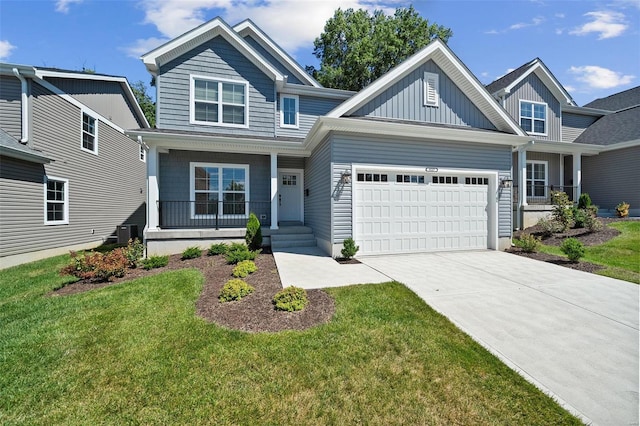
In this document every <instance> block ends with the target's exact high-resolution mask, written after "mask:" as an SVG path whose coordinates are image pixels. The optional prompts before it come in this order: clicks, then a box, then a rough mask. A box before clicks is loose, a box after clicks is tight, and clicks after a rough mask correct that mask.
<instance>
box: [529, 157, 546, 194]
mask: <svg viewBox="0 0 640 426" xmlns="http://www.w3.org/2000/svg"><path fill="white" fill-rule="evenodd" d="M548 169H549V167H548V163H547V162H546V161H538V160H528V161H527V197H546V196H547V186H548V185H547V182H548Z"/></svg>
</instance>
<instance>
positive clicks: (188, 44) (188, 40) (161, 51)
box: [141, 17, 284, 82]
mask: <svg viewBox="0 0 640 426" xmlns="http://www.w3.org/2000/svg"><path fill="white" fill-rule="evenodd" d="M218 36H221V37H223V38H224V39H225V40H227V41H228V42H229V43H230V44H231V45H232V46H233V47H234V48H236V49H237V50H238V51H239V52H240V53H242V54H243V55H244V56H245V57H246V58H247V59H249V61H251V62H252V63H253V64H254V65H255V66H256V67H258V69H260V70H261V71H262V72H264V73H265V74H266V75H267V76H269V77H270V78H271V79H272V80H274V81H280V82H283V81H284V76H283V75H282V73H280V71H278V70H277V69H276V68H275V67H274V66H273V65H271V64H270V63H269V62H268V61H267V60H266V59H265V58H264V57H262V55H260V54H259V53H258V52H256V51H255V49H253V48H252V47H251V46H250V45H249V44H248V43H247V42H246V41H245V40H244V39H243V38H242V37H240V36H239V35H238V34H237V33H236V32H235V31H234V30H233V29H232V28H231V27H229V25H228V24H227V23H226V22H225V21H224V20H222V18H220V17H216V18H213V19H212V20H210V21H208V22H205V23H204V24H202V25H200V26H198V27H196V28H194V29H192V30H191V31H187V32H186V33H184V34H182V35H181V36H178V37H176V38H174V39H173V40H171V41H168V42H167V43H165V44H163V45H161V46H159V47H157V48H155V49H153V50H152V51H150V52H148V53H145V54H144V55H142V57H141V59H142V62H144V64H145V66H146V67H147V70H148V71H149V72H150V73H151V74H153V75H156V74H157V72H158V68H159V67H160V65H162V64H165V63H167V62H169V61H171V60H172V59H175V58H177V57H178V56H180V55H182V54H184V53H186V52H188V51H190V50H191V49H194V48H195V47H197V46H199V45H201V44H202V43H204V42H206V41H209V40H211V39H213V38H215V37H218Z"/></svg>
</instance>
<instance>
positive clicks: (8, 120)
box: [0, 75, 22, 139]
mask: <svg viewBox="0 0 640 426" xmlns="http://www.w3.org/2000/svg"><path fill="white" fill-rule="evenodd" d="M21 120H22V88H21V85H20V80H18V79H17V78H14V77H7V76H5V75H3V76H0V128H2V130H4V131H5V132H7V133H8V134H10V135H11V136H13V137H14V138H16V139H20V138H22V124H21Z"/></svg>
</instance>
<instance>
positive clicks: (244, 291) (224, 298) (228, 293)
mask: <svg viewBox="0 0 640 426" xmlns="http://www.w3.org/2000/svg"><path fill="white" fill-rule="evenodd" d="M253 291H254V288H253V287H252V286H250V285H249V284H247V283H246V282H244V281H242V280H239V279H233V280H229V281H227V283H226V284H225V285H224V287H222V290H220V296H219V297H218V299H219V300H220V301H221V302H230V301H232V300H240V299H242V298H243V297H245V296H246V295H248V294H251V293H253Z"/></svg>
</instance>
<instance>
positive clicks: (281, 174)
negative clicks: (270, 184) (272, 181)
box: [278, 170, 302, 222]
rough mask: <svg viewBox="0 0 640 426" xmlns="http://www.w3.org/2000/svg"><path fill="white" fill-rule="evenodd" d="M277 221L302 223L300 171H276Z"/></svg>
mask: <svg viewBox="0 0 640 426" xmlns="http://www.w3.org/2000/svg"><path fill="white" fill-rule="evenodd" d="M278 221H281V222H282V221H300V222H302V172H301V171H293V170H282V171H278Z"/></svg>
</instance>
